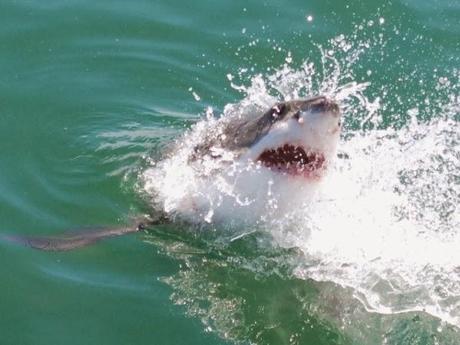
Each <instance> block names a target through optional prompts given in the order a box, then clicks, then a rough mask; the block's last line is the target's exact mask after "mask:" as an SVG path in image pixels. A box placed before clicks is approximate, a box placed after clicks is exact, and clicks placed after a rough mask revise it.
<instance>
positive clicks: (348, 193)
mask: <svg viewBox="0 0 460 345" xmlns="http://www.w3.org/2000/svg"><path fill="white" fill-rule="evenodd" d="M319 93H322V94H328V95H331V96H333V97H335V98H336V99H338V100H339V101H340V103H341V106H342V108H343V111H344V130H343V135H342V140H341V142H340V151H341V152H342V153H344V154H343V155H342V156H344V157H348V158H346V159H338V161H337V164H336V166H335V169H334V171H332V172H331V176H328V178H329V180H327V181H326V183H325V187H324V191H322V193H320V195H319V201H318V202H317V203H314V204H313V205H310V206H309V209H308V212H305V214H304V213H302V214H300V215H299V214H297V215H294V216H293V217H292V218H293V219H294V220H292V219H290V220H289V221H288V220H286V221H284V220H283V219H280V220H279V222H277V223H273V222H272V223H268V224H264V225H263V226H259V227H257V228H255V227H254V228H253V227H251V226H250V225H248V226H245V227H244V228H243V229H237V230H235V229H232V230H231V231H230V230H228V229H227V228H226V226H224V225H215V226H207V227H204V228H197V227H192V226H190V225H187V224H184V223H180V224H179V223H172V224H165V225H162V226H157V227H152V228H151V229H148V230H147V231H146V232H142V233H137V234H133V235H128V236H121V237H117V238H112V239H109V240H106V241H103V242H100V243H98V244H95V245H92V246H89V247H85V248H81V249H78V250H74V251H69V252H42V251H37V250H33V249H31V248H25V247H22V246H19V245H16V244H13V243H10V242H8V241H4V240H3V241H1V242H0V257H1V259H0V261H1V265H0V277H1V279H0V344H1V345H19V344H21V345H29V344H30V345H41V344H43V345H44V344H47V345H48V344H66V345H70V344H98V345H103V344H110V345H117V344H120V345H121V344H138V345H140V344H159V345H168V344H175V345H179V344H184V345H185V344H187V345H191V344H200V345H204V344H302V345H303V344H305V345H308V344H311V345H321V344H325V345H326V344H327V345H332V344H366V345H374V344H390V345H435V344H449V345H450V344H460V251H459V249H460V218H459V213H460V212H459V210H458V204H459V203H460V177H459V171H460V152H459V151H460V149H459V146H460V133H459V131H460V125H459V122H460V1H458V0H433V1H424V0H392V1H383V2H382V1H375V0H362V1H339V0H311V1H279V0H273V1H250V2H247V1H239V0H236V1H227V2H222V1H220V2H219V1H210V0H197V1H177V0H169V1H164V0H157V1H143V0H134V1H118V0H112V1H107V0H100V1H87V0H79V1H77V0H65V1H63V0H61V1H57V0H43V1H38V0H23V1H21V0H18V1H15V0H4V1H2V2H0V159H1V163H0V232H1V233H2V234H18V235H25V234H27V235H57V234H62V233H63V232H66V231H70V230H73V231H84V230H83V229H85V228H91V227H94V226H117V225H120V224H130V223H132V219H133V218H135V217H136V216H138V215H139V214H145V213H149V212H153V211H152V210H153V206H152V205H153V204H157V203H158V200H156V199H155V198H156V196H155V193H152V192H151V190H150V189H148V188H146V185H148V183H149V182H152V181H149V179H151V175H149V172H150V171H151V170H152V169H155V167H156V165H155V164H156V163H155V162H156V161H158V160H160V159H162V157H164V155H165V152H170V147H171V143H174V142H175V141H181V140H182V141H185V145H186V146H187V141H186V140H187V139H184V138H182V135H183V134H184V133H185V132H188V131H193V130H194V129H193V128H195V127H194V126H195V124H197V123H198V124H199V123H203V121H207V120H206V119H207V118H210V117H215V118H218V117H221V116H226V114H228V113H230V112H232V109H233V111H234V110H235V109H241V108H245V107H249V106H251V105H254V104H255V105H257V106H258V107H260V108H263V107H264V106H265V107H270V106H271V105H272V104H271V102H272V101H281V100H284V99H292V98H299V97H300V98H302V97H308V96H313V95H316V94H319ZM222 114H224V115H222ZM172 169H177V170H178V171H179V170H180V169H181V166H174V165H173V166H172ZM169 196H170V197H171V198H172V200H169V202H174V195H169ZM163 201H164V200H163ZM206 221H208V222H209V221H210V222H211V225H212V219H206ZM235 231H238V232H237V234H236V235H235ZM230 233H231V234H230ZM230 235H231V236H230Z"/></svg>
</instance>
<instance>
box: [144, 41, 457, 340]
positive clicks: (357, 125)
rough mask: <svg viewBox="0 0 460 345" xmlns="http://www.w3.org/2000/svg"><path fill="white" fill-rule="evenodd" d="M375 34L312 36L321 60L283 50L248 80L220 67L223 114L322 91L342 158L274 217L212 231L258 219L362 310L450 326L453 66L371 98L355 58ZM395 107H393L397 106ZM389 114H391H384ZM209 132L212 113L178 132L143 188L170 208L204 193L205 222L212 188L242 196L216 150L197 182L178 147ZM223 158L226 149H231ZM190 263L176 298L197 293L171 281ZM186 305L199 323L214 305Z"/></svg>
mask: <svg viewBox="0 0 460 345" xmlns="http://www.w3.org/2000/svg"><path fill="white" fill-rule="evenodd" d="M377 37H378V38H377V39H375V40H364V41H359V40H358V41H356V40H355V37H352V38H351V39H348V38H346V37H345V36H344V35H340V36H337V37H335V38H333V39H331V40H330V42H328V44H327V45H325V46H317V49H318V54H319V56H320V59H319V62H318V61H316V62H313V61H310V60H308V59H307V60H305V61H303V62H302V63H301V64H300V65H299V66H298V67H295V66H293V65H292V64H291V63H290V62H291V61H292V56H291V54H289V55H288V57H289V60H287V62H286V63H285V64H283V65H282V66H280V67H279V68H278V69H276V70H275V71H274V73H271V74H266V75H264V74H257V75H255V76H250V78H249V83H248V84H247V85H245V84H244V83H243V82H242V81H240V82H238V81H237V79H238V78H239V79H240V80H244V77H245V76H246V75H247V72H248V71H247V69H241V70H240V71H239V72H238V78H236V77H234V76H233V75H229V76H228V79H229V82H230V84H231V86H232V87H233V88H234V89H236V90H238V91H240V92H242V93H243V94H244V98H243V99H242V101H241V102H239V103H238V104H229V105H227V106H226V107H225V109H224V112H223V114H222V117H223V118H224V119H225V118H228V119H229V120H231V119H232V118H233V117H234V116H245V114H248V113H251V112H252V111H255V110H261V109H265V108H267V107H268V106H271V105H272V104H273V103H274V102H275V101H277V100H289V99H295V98H302V97H307V96H312V95H315V94H326V95H328V96H330V97H332V98H335V99H336V100H338V101H339V102H340V103H341V106H342V108H343V111H344V114H345V122H346V123H345V131H344V135H343V139H342V143H341V145H340V146H341V150H342V152H341V157H342V159H338V160H337V162H336V165H335V168H334V170H333V171H332V172H331V173H330V176H328V179H327V183H325V184H324V185H323V188H322V190H321V192H320V193H319V195H318V196H317V198H316V199H315V200H314V201H313V202H308V203H305V204H301V205H299V204H296V207H295V210H294V211H293V212H292V213H290V214H285V216H284V217H283V218H277V219H273V218H264V217H263V216H262V217H260V219H265V220H267V219H268V221H265V222H262V223H260V222H257V224H254V225H253V226H251V227H249V228H244V229H240V232H239V233H238V234H237V235H236V236H235V234H234V233H232V236H227V234H226V230H222V229H220V230H221V232H220V235H219V236H220V238H221V239H222V238H223V239H229V241H228V242H226V243H227V244H229V243H232V240H235V239H237V240H239V239H240V238H241V236H245V235H247V234H251V236H252V235H254V233H255V232H257V231H262V232H263V233H264V234H268V235H269V236H270V238H271V244H270V246H272V247H279V248H284V249H291V248H295V254H293V255H290V256H289V259H286V257H284V256H283V258H282V259H280V261H277V263H278V264H279V265H285V264H286V263H287V262H289V267H290V270H291V274H292V275H293V276H294V277H297V278H301V279H308V280H310V279H313V280H315V281H317V282H332V283H335V284H338V285H340V286H342V287H345V288H346V289H350V290H347V291H351V295H352V296H353V297H354V299H355V300H358V301H360V302H361V305H362V306H363V307H364V309H365V310H367V311H368V312H369V311H370V312H377V313H379V314H386V315H397V314H399V313H409V312H426V313H428V314H431V315H432V316H435V317H437V318H440V319H441V320H444V321H445V322H447V323H449V324H451V325H456V326H460V316H459V315H460V254H459V251H458V248H459V247H460V232H459V229H460V217H459V211H458V205H459V204H460V177H459V171H460V153H459V149H458V148H459V144H460V125H459V121H458V117H459V113H460V106H459V105H460V94H459V90H458V85H459V81H460V73H459V71H457V70H454V71H451V73H450V76H449V77H445V76H442V77H439V78H437V82H436V84H435V87H434V89H433V90H432V91H431V92H430V91H429V90H426V89H425V90H422V91H423V92H421V95H416V96H414V97H413V98H401V97H399V96H398V95H394V94H393V95H392V94H391V92H392V88H391V86H385V85H383V86H381V87H374V89H373V90H374V91H375V90H377V91H378V92H377V93H376V95H377V96H375V97H374V98H370V97H369V96H368V95H367V90H368V89H369V87H370V82H368V81H363V82H356V80H357V79H358V78H357V77H356V75H355V70H356V68H355V65H356V62H357V61H358V59H359V57H360V56H361V55H362V54H365V53H366V52H367V51H369V50H372V49H376V46H377V45H379V46H380V47H381V46H384V42H382V37H381V36H380V35H379V36H377ZM411 73H412V72H411ZM368 75H370V74H369V73H368ZM446 75H447V72H446ZM388 100H391V102H392V104H388V102H389V101H388ZM395 109H397V111H398V112H399V114H396V115H395V113H394V112H395ZM208 115H212V113H211V112H209V114H208ZM397 115H399V117H400V118H401V119H402V120H401V121H395V122H390V121H389V119H393V118H395V116H397ZM423 119H429V120H423ZM219 134H220V132H219V126H218V125H217V121H216V120H215V119H214V118H213V116H208V117H207V120H206V121H202V122H199V123H198V124H196V126H195V127H194V128H193V130H192V131H191V132H189V133H187V134H186V135H185V136H184V137H183V138H181V139H180V140H179V142H178V143H177V146H176V149H175V151H174V155H172V156H171V157H170V158H169V159H168V160H166V161H165V162H163V163H162V165H161V166H160V167H156V168H154V169H150V170H147V171H146V173H145V174H144V176H143V178H144V179H145V181H146V189H147V190H148V191H149V192H150V193H152V184H151V183H152V181H155V186H156V187H155V188H156V189H158V188H159V189H161V193H162V195H163V199H162V200H158V194H155V196H154V197H153V198H152V199H153V200H154V201H155V202H160V203H163V206H164V207H163V209H164V210H166V211H167V212H168V210H172V209H174V208H175V207H176V205H175V203H177V202H178V200H183V199H182V198H181V197H180V198H178V196H183V195H187V194H190V193H202V194H204V196H205V197H208V198H209V204H210V208H209V212H208V213H206V214H202V215H200V216H201V217H202V218H203V219H204V220H205V221H208V222H212V220H213V211H214V209H215V207H217V206H218V205H219V203H220V202H221V200H222V198H221V196H223V195H225V196H231V197H233V198H234V199H235V200H236V201H237V202H238V203H239V204H240V205H242V206H244V205H245V203H250V200H241V199H240V195H239V192H238V190H236V189H235V186H234V185H231V184H228V183H227V182H225V181H224V180H222V179H219V177H218V175H217V176H216V175H215V171H218V169H219V165H220V164H221V162H220V161H219V160H217V161H215V160H211V161H209V162H205V164H204V165H203V169H204V170H203V171H201V172H200V174H202V175H200V178H201V177H202V176H203V175H204V176H208V177H209V176H213V177H216V178H213V180H212V181H209V180H205V181H207V182H206V184H207V188H204V185H203V184H202V183H201V182H199V183H197V181H202V180H200V179H198V178H197V175H196V172H195V171H193V170H190V169H188V168H187V162H186V160H184V157H187V156H188V155H189V154H190V148H191V147H193V146H194V145H196V144H197V143H199V142H200V141H202V140H203V138H204V137H205V136H207V135H219ZM224 159H225V160H226V161H231V160H232V157H231V156H229V157H225V158H224ZM171 172H174V173H173V175H170V173H171ZM166 173H168V174H169V175H168V179H167V180H166V179H165V176H166V175H165V174H166ZM174 174H176V175H174ZM184 181H187V183H184ZM158 182H160V183H159V184H158ZM149 183H150V184H149ZM209 186H211V187H210V188H211V189H209ZM155 188H153V190H154V189H155ZM210 190H212V191H213V192H212V193H211V192H210ZM268 192H269V190H268ZM269 211H270V212H271V211H272V209H267V210H266V212H269ZM219 227H220V228H222V226H221V225H217V228H219ZM261 229H262V230H261ZM224 242H225V240H224ZM281 260H286V261H281ZM254 262H255V261H254ZM254 262H253V263H252V264H248V263H247V262H246V263H245V266H244V268H245V269H249V270H253V271H254V272H256V274H259V273H260V269H261V266H263V265H258V264H254ZM191 267H195V271H194V273H196V274H199V273H200V272H199V270H200V269H203V266H201V265H197V266H196V265H195V266H191ZM196 270H198V272H196ZM190 275H192V273H190ZM190 275H189V276H188V277H187V274H185V275H184V276H183V277H176V278H171V279H170V280H169V283H170V284H171V285H173V286H175V288H176V289H179V290H180V291H181V293H182V297H184V298H185V296H187V295H188V297H189V298H190V300H189V301H188V302H187V301H185V302H184V303H185V304H189V303H190V304H191V305H194V301H193V299H194V298H195V299H200V298H201V299H205V298H206V297H203V296H201V295H200V296H201V297H198V295H195V297H193V293H192V296H190V292H191V291H188V290H187V289H185V290H184V289H182V288H179V286H180V284H184V283H186V282H187V281H189V283H190V281H195V278H196V277H195V278H191V277H190ZM288 275H289V274H288ZM189 278H190V279H189ZM177 281H179V283H178V282H177ZM202 288H203V287H202ZM191 290H193V288H191ZM206 291H207V292H208V296H214V295H213V294H212V293H211V292H210V291H209V290H206ZM178 293H179V292H178ZM177 300H180V297H179V298H178V299H177ZM207 302H208V303H211V304H212V305H214V306H215V307H216V308H218V309H219V310H220V309H225V308H229V310H233V309H235V311H234V313H237V312H238V308H240V307H241V306H240V307H238V306H239V305H240V304H241V303H242V302H241V301H240V300H238V299H234V300H225V301H221V302H222V303H224V302H225V303H227V302H228V303H230V304H229V305H228V304H225V303H224V304H222V305H220V304H219V303H218V300H216V301H213V300H208V301H207ZM240 302H241V303H240ZM219 305H220V307H219ZM195 307H196V306H195ZM221 307H222V308H221ZM356 308H358V307H356ZM195 310H196V313H195V314H196V315H198V316H200V317H201V318H203V319H206V320H207V321H206V323H207V324H210V323H212V322H211V321H212V319H213V317H214V319H215V317H216V315H217V314H214V313H213V312H212V310H210V309H209V308H208V309H207V308H198V309H195ZM229 313H230V311H229ZM232 313H233V312H231V314H232ZM204 315H206V317H205V316H204ZM357 315H358V314H357ZM356 317H357V316H356ZM210 320H211V321H210ZM228 322H230V321H228V320H226V321H225V322H224V321H222V324H221V328H222V329H223V330H226V329H227V330H228V329H229V328H230V329H234V328H232V327H230V326H229V325H228ZM343 322H344V321H342V324H340V327H343V326H344V324H343ZM348 325H349V324H348ZM214 326H215V327H217V328H219V325H217V326H216V325H214ZM209 327H211V326H209ZM222 329H221V331H222ZM222 332H224V331H222ZM224 333H225V332H224ZM230 338H232V337H230Z"/></svg>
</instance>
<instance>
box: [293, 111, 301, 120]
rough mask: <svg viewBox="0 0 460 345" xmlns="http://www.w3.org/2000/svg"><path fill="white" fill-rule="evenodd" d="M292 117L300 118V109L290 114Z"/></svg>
mask: <svg viewBox="0 0 460 345" xmlns="http://www.w3.org/2000/svg"><path fill="white" fill-rule="evenodd" d="M292 117H293V118H294V119H296V120H299V119H300V111H297V112H296V113H295V114H294V115H292Z"/></svg>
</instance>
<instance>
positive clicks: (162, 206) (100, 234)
mask: <svg viewBox="0 0 460 345" xmlns="http://www.w3.org/2000/svg"><path fill="white" fill-rule="evenodd" d="M340 128H341V114H340V109H339V107H338V105H337V104H336V103H335V102H333V101H331V100H329V99H328V98H326V97H322V96H321V97H314V98H311V99H307V100H295V101H288V102H281V103H277V104H275V105H274V106H273V107H271V108H270V109H268V110H267V111H265V112H264V113H262V114H259V115H257V114H251V115H250V116H247V117H246V116H235V117H232V116H230V117H226V116H224V117H223V118H221V119H219V120H217V121H214V123H213V124H212V125H211V126H206V125H205V126H204V127H203V126H202V127H201V131H200V129H195V130H192V131H191V132H190V133H188V137H187V135H186V136H185V137H184V138H182V140H180V141H179V142H178V144H177V147H176V149H175V150H173V154H172V155H170V157H169V158H166V159H164V160H162V161H160V162H158V163H157V164H156V165H155V166H154V167H153V168H151V169H148V170H147V171H146V173H145V174H144V182H145V188H146V190H147V191H148V192H149V193H150V194H151V195H154V197H153V199H152V204H153V205H154V209H155V214H156V217H155V219H154V220H152V219H148V220H143V221H137V222H136V224H135V225H133V226H132V227H118V228H102V229H95V230H94V231H85V232H77V233H67V234H64V235H62V236H58V237H28V236H10V237H7V239H8V240H10V241H13V242H17V243H21V244H24V245H27V246H30V247H33V248H37V249H42V250H70V249H74V248H77V247H81V246H85V245H88V244H91V243H94V242H97V241H99V240H101V239H103V238H107V237H112V236H117V235H121V234H126V233H131V232H136V231H139V230H141V229H144V228H145V227H148V226H152V225H155V224H158V223H161V222H164V221H165V220H171V219H176V218H179V219H181V220H185V221H188V222H193V223H199V222H208V223H210V222H226V223H229V222H232V223H234V222H236V223H248V222H250V223H252V222H258V221H263V220H265V219H266V218H267V217H279V216H281V215H282V214H283V213H285V212H287V211H289V210H290V209H292V208H295V207H296V206H297V205H298V204H299V203H302V202H305V201H307V200H309V199H310V198H311V196H312V195H313V193H314V191H315V190H316V188H317V186H318V184H319V183H320V181H321V180H322V179H323V177H324V175H325V173H326V172H327V170H328V167H329V165H330V163H331V161H332V159H333V157H334V156H335V152H336V147H337V143H338V140H339V137H340ZM192 139H193V140H192ZM191 142H192V145H191V144H190V143H191ZM158 214H160V215H161V216H158Z"/></svg>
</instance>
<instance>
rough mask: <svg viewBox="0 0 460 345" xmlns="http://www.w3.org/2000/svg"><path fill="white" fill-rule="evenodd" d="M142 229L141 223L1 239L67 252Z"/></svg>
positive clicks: (7, 236) (36, 247)
mask: <svg viewBox="0 0 460 345" xmlns="http://www.w3.org/2000/svg"><path fill="white" fill-rule="evenodd" d="M144 228H145V225H144V224H142V223H141V224H139V225H137V226H132V227H119V228H97V229H90V230H88V229H85V231H81V232H75V231H73V232H71V233H64V234H62V235H59V236H26V235H6V236H3V239H4V240H6V241H8V242H12V243H17V244H19V245H23V246H26V247H30V248H34V249H39V250H45V251H67V250H72V249H76V248H81V247H85V246H87V245H90V244H93V243H95V242H98V241H100V240H103V239H106V238H109V237H114V236H120V235H125V234H130V233H133V232H138V231H140V230H143V229H144Z"/></svg>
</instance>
